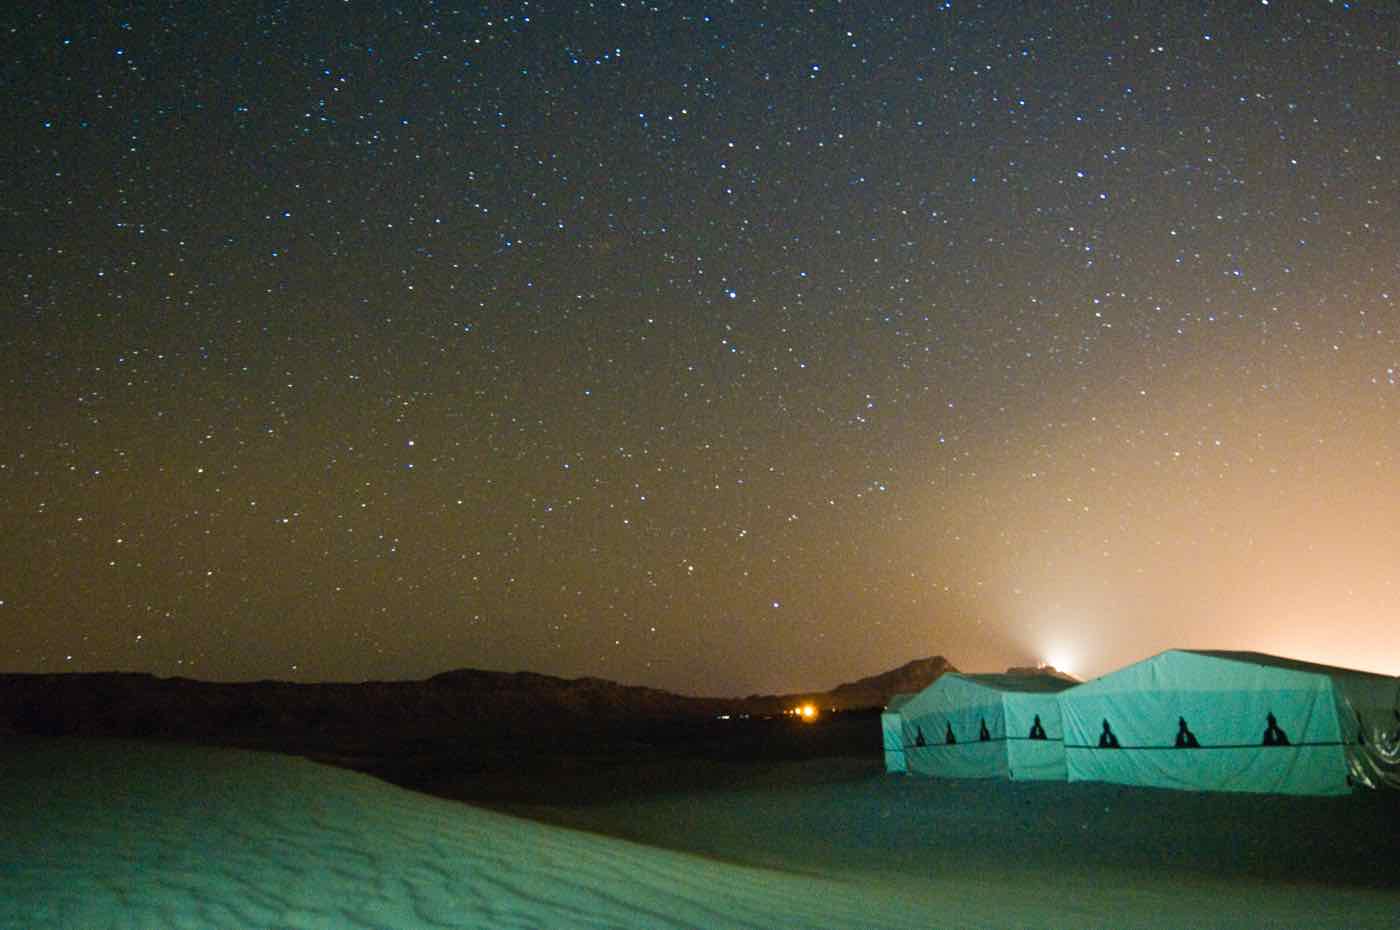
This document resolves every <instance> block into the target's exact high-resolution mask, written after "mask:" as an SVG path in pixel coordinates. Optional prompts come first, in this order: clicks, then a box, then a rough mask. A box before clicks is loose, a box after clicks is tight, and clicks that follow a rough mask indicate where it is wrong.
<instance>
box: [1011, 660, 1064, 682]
mask: <svg viewBox="0 0 1400 930" xmlns="http://www.w3.org/2000/svg"><path fill="white" fill-rule="evenodd" d="M1006 674H1008V675H1048V676H1050V677H1051V678H1058V679H1060V680H1061V681H1070V682H1073V683H1074V684H1076V685H1077V684H1080V679H1078V678H1075V677H1074V676H1073V675H1071V674H1070V673H1069V672H1062V671H1060V670H1059V669H1057V668H1055V666H1053V665H1013V666H1011V668H1008V669H1007V670H1006Z"/></svg>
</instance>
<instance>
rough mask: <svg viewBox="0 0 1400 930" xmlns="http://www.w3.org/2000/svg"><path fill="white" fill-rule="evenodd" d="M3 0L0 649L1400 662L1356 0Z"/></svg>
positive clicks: (1392, 220) (1394, 447)
mask: <svg viewBox="0 0 1400 930" xmlns="http://www.w3.org/2000/svg"><path fill="white" fill-rule="evenodd" d="M575 6H577V9H575V10H573V11H572V12H568V13H561V12H559V11H558V10H553V9H549V8H548V7H547V6H546V5H537V4H532V3H528V2H519V3H485V4H474V5H471V6H470V7H468V8H466V9H456V10H454V9H450V8H447V7H442V6H436V5H424V6H421V7H420V6H418V5H409V6H407V7H402V8H388V7H383V6H380V5H357V4H350V5H347V6H344V7H339V8H337V9H334V10H329V9H326V10H321V9H317V10H316V11H315V12H312V11H311V10H310V8H305V9H304V8H301V7H296V6H293V5H270V4H250V3H234V4H232V5H230V6H228V7H226V8H225V9H224V10H223V11H221V12H217V13H209V12H198V11H194V10H184V9H182V10H178V11H169V10H157V9H149V10H145V9H143V10H135V11H132V12H131V13H130V15H127V16H123V15H121V14H119V13H117V12H116V11H115V10H109V9H107V8H94V9H87V8H83V7H73V6H71V5H70V6H69V7H65V8H62V9H53V10H50V9H46V8H44V9H17V10H12V11H8V12H6V13H4V14H0V15H3V23H4V27H5V28H4V34H5V49H6V53H5V56H4V57H5V71H4V74H5V82H6V93H7V99H8V101H9V102H8V104H7V106H6V108H5V109H4V111H3V114H0V120H3V128H4V135H5V137H6V138H8V139H10V140H12V141H11V144H10V145H9V146H8V147H7V149H6V152H5V154H4V156H3V158H4V171H3V172H0V185H3V187H0V190H3V197H0V215H3V217H4V222H5V243H6V256H5V261H4V263H3V267H0V294H3V297H4V305H5V307H6V308H7V312H6V313H5V314H4V317H3V321H2V322H0V353H3V356H0V360H3V363H4V364H3V372H4V379H5V389H4V390H3V392H0V414H3V422H4V423H5V430H4V438H3V441H0V512H3V513H4V515H5V532H4V533H3V534H0V547H3V549H2V550H0V551H3V560H4V561H3V564H4V566H5V569H4V572H3V574H0V671H63V670H71V671H95V670H103V669H112V668H118V669H130V670H138V671H149V672H154V673H157V674H161V675H175V674H179V675H188V676H192V677H201V678H213V679H249V678H286V679H292V680H304V681H310V680H362V679H369V678H417V677H423V676H426V675H431V674H434V673H436V672H439V671H443V670H446V669H449V668H455V667H462V666H474V667H481V668H492V669H504V670H515V669H529V670H533V671H538V672H544V673H550V674H558V675H566V676H576V675H596V676H601V677H606V678H611V679H615V680H619V681H623V682H627V683H635V684H647V685H655V686H659V687H665V688H670V689H673V690H679V691H683V692H689V693H702V694H746V693H750V692H773V691H794V690H801V689H809V688H817V687H829V686H831V685H834V684H836V683H838V682H840V681H846V680H851V679H854V678H857V677H860V676H863V675H868V674H873V673H876V672H879V671H883V670H885V669H888V668H891V667H893V666H896V665H899V664H902V663H903V662H906V661H908V660H910V659H913V658H917V657H922V656H927V655H933V654H942V655H945V656H947V657H948V658H949V660H950V661H952V663H953V664H954V665H956V666H957V667H958V668H960V669H962V670H964V671H997V670H1001V669H1004V668H1005V667H1007V666H1009V665H1024V664H1029V663H1035V662H1041V661H1052V662H1054V663H1055V664H1057V665H1059V664H1061V663H1063V667H1066V668H1068V670H1070V671H1072V672H1074V673H1075V674H1078V675H1081V676H1091V675H1096V674H1101V673H1103V672H1106V671H1109V670H1111V669H1113V668H1115V667H1117V666H1120V665H1122V664H1126V663H1128V662H1132V661H1135V660H1137V659H1140V658H1143V657H1144V656H1146V655H1149V654H1152V653H1155V652H1157V651H1160V650H1162V649H1166V648H1172V647H1197V648H1234V649H1255V650H1260V651H1266V652H1275V653H1280V654H1284V655H1290V656H1294V657H1297V658H1304V659H1311V660H1314V661H1321V662H1329V663H1333V664H1340V665H1350V666H1354V667H1358V668H1365V669H1369V670H1374V671H1381V672H1386V673H1388V674H1400V587H1397V582H1396V566H1397V564H1400V558H1397V556H1398V555H1400V480H1397V472H1396V455H1397V451H1400V234H1398V233H1397V222H1400V220H1398V219H1397V218H1398V217H1400V164H1397V159H1400V93H1397V88H1400V17H1398V16H1397V12H1396V10H1395V7H1394V6H1393V4H1389V3H1364V2H1358V3H1327V2H1300V3H1272V4H1264V3H1220V4H1138V3H1133V4H1128V3H1098V2H1095V3H1084V4H1079V5H1075V6H1070V5H1067V4H1050V5H1045V6H1046V9H1043V10H1038V11H1029V10H1025V9H1023V8H1022V5H1020V4H1000V3H981V4H978V3H957V2H954V3H948V4H941V5H928V4H912V3H911V4H899V3H895V4H879V5H878V11H876V9H875V8H874V7H868V6H865V5H846V6H843V5H840V4H818V5H812V6H810V7H804V6H789V5H786V4H765V3H742V4H721V3H712V4H706V3H701V4H695V3H674V4H673V3H625V4H624V3H605V2H600V3H594V4H578V5H575Z"/></svg>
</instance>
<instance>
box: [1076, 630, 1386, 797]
mask: <svg viewBox="0 0 1400 930" xmlns="http://www.w3.org/2000/svg"><path fill="white" fill-rule="evenodd" d="M1330 672H1335V673H1336V674H1332V673H1330ZM1349 675H1354V676H1356V679H1355V681H1354V682H1352V684H1351V685H1349V686H1348V685H1347V684H1346V683H1345V682H1339V679H1340V678H1346V677H1348V676H1349ZM1389 681H1391V680H1390V679H1386V678H1384V677H1383V676H1370V675H1365V674H1364V673H1347V672H1346V671H1345V670H1329V669H1327V668H1326V667H1323V666H1307V665H1306V664H1305V663H1298V662H1292V661H1290V660H1280V659H1276V658H1274V657H1270V656H1259V655H1257V654H1252V653H1198V652H1188V651H1183V650H1171V651H1168V652H1164V653H1161V654H1160V655H1157V656H1153V657H1152V658H1149V659H1146V660H1144V661H1142V662H1139V663H1137V664H1135V665H1131V666H1128V667H1127V668H1124V669H1121V670H1119V671H1117V672H1113V673H1111V674H1109V675H1105V676H1104V677H1103V678H1099V679H1096V680H1094V681H1091V682H1087V683H1085V684H1083V685H1081V686H1079V687H1077V688H1074V689H1072V690H1070V691H1066V692H1063V693H1062V694H1061V695H1060V709H1061V716H1062V718H1063V722H1064V730H1065V761H1066V767H1067V774H1068V777H1069V779H1070V780H1071V781H1107V782H1116V783H1120V784H1130V785H1147V786H1153V787H1162V788H1184V789H1191V790H1208V791H1249V792H1261V793H1279V794H1306V795H1326V794H1345V793H1347V792H1348V791H1350V790H1351V783H1352V782H1355V781H1357V780H1358V777H1359V775H1358V773H1360V772H1361V770H1364V769H1369V770H1371V771H1370V772H1369V773H1368V774H1369V776H1370V778H1371V781H1364V780H1363V781H1361V782H1360V783H1375V781H1377V780H1384V773H1383V772H1382V771H1381V769H1382V768H1383V766H1381V765H1379V764H1378V763H1376V762H1375V761H1373V760H1374V757H1375V753H1373V752H1371V751H1370V750H1368V749H1367V748H1366V747H1365V745H1364V744H1362V743H1361V742H1360V740H1359V739H1358V734H1359V733H1360V731H1361V727H1360V726H1359V725H1358V724H1357V722H1356V720H1357V714H1356V712H1355V711H1356V706H1357V705H1359V704H1365V705H1366V707H1367V708H1369V710H1362V711H1361V719H1362V720H1365V719H1366V718H1367V717H1368V716H1373V717H1377V718H1379V717H1380V716H1381V715H1380V714H1379V713H1378V709H1377V708H1375V707H1373V705H1375V704H1376V703H1377V701H1378V697H1377V695H1378V694H1379V693H1380V692H1381V691H1383V690H1384V684H1385V683H1387V682H1389ZM1348 687H1350V689H1351V691H1350V692H1348V690H1347V689H1348ZM1348 693H1351V694H1353V695H1354V697H1352V698H1348ZM1270 715H1273V717H1274V719H1275V721H1276V723H1277V726H1278V728H1279V730H1280V731H1281V732H1282V734H1283V737H1286V744H1284V739H1281V738H1279V737H1273V738H1272V739H1266V730H1267V729H1268V728H1269V717H1270ZM1183 721H1184V723H1185V725H1186V728H1187V730H1189V731H1190V733H1191V734H1192V735H1193V736H1194V737H1195V741H1196V743H1197V744H1198V745H1197V746H1196V747H1189V746H1188V747H1179V746H1178V745H1177V738H1178V733H1180V732H1181V726H1182V722H1183ZM1105 724H1107V726H1108V728H1109V730H1110V731H1111V733H1112V736H1113V738H1114V739H1115V740H1116V742H1117V748H1112V747H1107V746H1105V745H1103V742H1102V740H1103V737H1104V736H1105V731H1104V726H1105ZM1266 742H1273V743H1279V744H1277V745H1266Z"/></svg>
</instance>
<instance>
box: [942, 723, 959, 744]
mask: <svg viewBox="0 0 1400 930" xmlns="http://www.w3.org/2000/svg"><path fill="white" fill-rule="evenodd" d="M957 741H958V738H957V737H956V736H954V735H953V725H952V724H951V723H950V724H948V729H947V730H945V731H944V733H943V742H945V743H947V744H948V745H949V746H951V745H953V744H954V743H956V742H957Z"/></svg>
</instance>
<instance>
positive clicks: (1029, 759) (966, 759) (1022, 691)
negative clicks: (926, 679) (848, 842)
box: [899, 672, 1073, 780]
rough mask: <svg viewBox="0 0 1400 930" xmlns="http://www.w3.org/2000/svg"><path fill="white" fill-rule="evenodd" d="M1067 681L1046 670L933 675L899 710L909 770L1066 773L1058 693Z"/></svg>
mask: <svg viewBox="0 0 1400 930" xmlns="http://www.w3.org/2000/svg"><path fill="white" fill-rule="evenodd" d="M1072 685H1073V682H1069V681H1065V680H1064V679H1063V678H1056V677H1053V676H1050V675H961V674H957V673H951V672H950V673H948V674H945V675H941V676H939V678H938V680H937V681H935V682H934V683H933V684H931V685H929V686H928V687H927V688H925V689H924V690H923V691H920V692H919V693H918V694H916V695H914V697H913V698H911V699H910V700H909V701H908V702H907V703H906V704H904V706H903V707H901V708H900V711H899V713H900V717H901V729H902V735H903V740H904V752H905V756H906V759H907V762H906V764H907V766H908V769H909V771H911V772H917V773H919V774H922V775H941V776H944V777H948V778H1011V779H1018V780H1030V779H1036V780H1055V779H1060V780H1062V779H1064V777H1065V758H1064V748H1063V744H1062V742H1061V730H1060V705H1059V704H1058V703H1057V701H1056V695H1057V694H1058V693H1059V692H1061V691H1063V690H1065V689H1066V688H1069V687H1071V686H1072Z"/></svg>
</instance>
